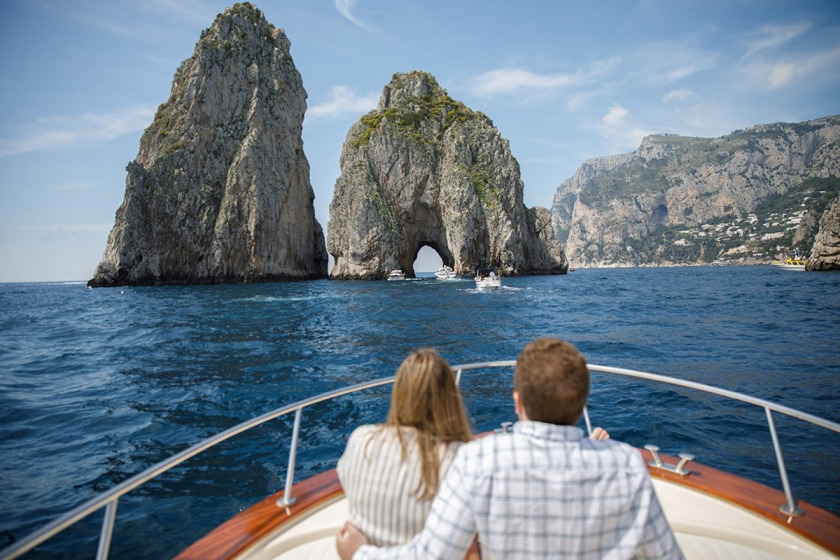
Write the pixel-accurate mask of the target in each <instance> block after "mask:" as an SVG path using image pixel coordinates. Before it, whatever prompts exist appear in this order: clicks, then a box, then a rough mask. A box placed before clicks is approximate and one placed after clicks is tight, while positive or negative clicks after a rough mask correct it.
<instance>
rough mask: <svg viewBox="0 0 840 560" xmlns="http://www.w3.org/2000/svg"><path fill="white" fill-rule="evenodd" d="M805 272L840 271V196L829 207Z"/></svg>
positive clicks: (822, 219) (821, 221) (823, 216)
mask: <svg viewBox="0 0 840 560" xmlns="http://www.w3.org/2000/svg"><path fill="white" fill-rule="evenodd" d="M805 270H840V196H838V197H836V198H835V199H834V200H833V201H832V202H831V204H829V205H828V208H827V209H826V211H825V213H823V215H822V218H821V219H820V230H819V231H818V232H817V237H816V239H814V248H813V249H812V250H811V256H810V258H809V259H808V263H807V264H806V265H805Z"/></svg>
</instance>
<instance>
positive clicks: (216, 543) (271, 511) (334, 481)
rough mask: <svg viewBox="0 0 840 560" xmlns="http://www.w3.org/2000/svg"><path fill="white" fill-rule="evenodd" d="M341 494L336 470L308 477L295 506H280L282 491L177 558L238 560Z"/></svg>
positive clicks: (296, 487) (299, 487) (297, 489)
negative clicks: (262, 540)
mask: <svg viewBox="0 0 840 560" xmlns="http://www.w3.org/2000/svg"><path fill="white" fill-rule="evenodd" d="M339 494H342V490H341V484H339V482H338V475H337V474H336V472H335V469H331V470H329V471H326V472H323V473H320V474H318V475H315V476H313V477H312V478H307V479H306V480H304V481H301V482H299V483H297V484H295V485H294V486H293V487H292V496H294V497H295V498H296V501H295V503H294V505H292V506H291V507H289V508H283V507H281V506H278V505H277V500H279V499H281V498H282V497H283V492H282V491H281V492H277V493H276V494H272V495H271V496H269V497H268V498H266V499H264V500H262V501H261V502H258V503H257V504H255V505H253V506H251V507H250V508H248V509H246V510H245V511H243V512H242V513H240V514H239V515H237V516H236V517H234V518H232V519H230V520H228V521H226V522H225V523H223V524H222V525H220V526H219V527H217V528H216V529H214V530H213V531H212V532H210V533H208V534H207V535H206V536H205V537H203V538H201V539H200V540H198V541H196V542H195V543H193V544H192V545H191V546H190V547H189V548H187V549H186V550H184V551H183V552H182V553H181V554H179V555H178V556H177V557H176V559H177V560H223V559H230V558H235V557H236V556H237V555H238V554H241V553H242V552H243V551H244V550H245V549H247V548H248V547H250V546H252V545H253V544H255V543H256V542H259V541H260V539H262V538H264V537H265V536H267V535H268V534H269V533H271V532H272V531H274V530H276V529H278V528H279V527H282V526H283V525H286V524H288V523H291V522H293V521H296V520H295V516H297V515H299V514H302V513H304V512H306V511H308V510H310V509H312V508H314V507H317V506H319V505H320V504H322V503H324V502H326V501H329V500H331V499H332V498H334V497H336V496H337V495H339Z"/></svg>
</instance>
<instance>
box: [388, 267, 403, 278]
mask: <svg viewBox="0 0 840 560" xmlns="http://www.w3.org/2000/svg"><path fill="white" fill-rule="evenodd" d="M388 280H405V272H403V271H402V270H399V269H395V270H392V271H391V272H390V273H389V274H388Z"/></svg>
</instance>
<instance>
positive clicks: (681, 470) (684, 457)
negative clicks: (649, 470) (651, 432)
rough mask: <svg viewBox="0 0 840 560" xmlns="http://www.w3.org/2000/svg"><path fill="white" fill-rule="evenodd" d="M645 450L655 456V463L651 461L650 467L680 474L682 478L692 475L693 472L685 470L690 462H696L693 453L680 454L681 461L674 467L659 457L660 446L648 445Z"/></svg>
mask: <svg viewBox="0 0 840 560" xmlns="http://www.w3.org/2000/svg"><path fill="white" fill-rule="evenodd" d="M645 449H647V450H648V451H650V454H651V455H653V461H649V462H648V465H650V466H651V467H653V468H656V469H662V470H663V471H668V472H672V473H675V474H678V475H680V476H686V475H688V474H691V471H690V470H688V469H686V468H685V465H686V463H688V462H689V461H692V460H694V455H692V454H691V453H680V455H679V457H680V461H679V462H678V463H677V464H675V465H672V464H671V463H665V462H664V461H662V457H660V456H659V446H658V445H652V444H650V443H649V444H647V445H645Z"/></svg>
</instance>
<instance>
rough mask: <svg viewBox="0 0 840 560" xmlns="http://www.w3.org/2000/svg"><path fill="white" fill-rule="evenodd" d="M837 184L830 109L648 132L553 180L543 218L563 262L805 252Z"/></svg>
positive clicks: (838, 149)
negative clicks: (701, 133)
mask: <svg viewBox="0 0 840 560" xmlns="http://www.w3.org/2000/svg"><path fill="white" fill-rule="evenodd" d="M838 193H840V116H833V117H827V118H823V119H818V120H814V121H809V122H803V123H797V124H785V123H778V124H771V125H761V126H755V127H751V128H748V129H745V130H740V131H736V132H733V133H732V134H729V135H727V136H722V137H720V138H690V137H683V136H674V135H654V136H648V137H646V138H645V139H644V140H643V141H642V144H641V146H640V147H639V149H638V150H636V151H635V152H632V153H629V154H621V155H615V156H607V157H600V158H595V159H592V160H589V161H587V162H586V163H584V164H583V165H582V166H581V167H580V168H579V169H578V171H577V172H576V173H575V174H574V176H573V177H572V178H571V179H568V180H566V181H564V182H563V184H561V185H560V187H559V188H558V190H557V193H556V194H555V197H554V204H553V205H552V209H551V217H552V224H553V226H554V230H555V231H556V232H557V233H558V239H559V240H560V241H561V242H563V243H564V245H565V250H566V255H567V256H568V258H569V262H570V264H571V266H580V267H602V266H646V265H649V266H657V265H681V264H706V263H719V264H727V263H729V264H739V263H741V264H747V263H760V262H769V261H770V260H771V259H775V258H786V257H787V256H789V255H790V254H793V253H798V254H800V255H802V256H808V255H809V254H810V253H811V249H812V246H813V244H814V240H815V237H816V234H817V230H818V227H819V223H820V220H821V217H822V215H823V213H824V212H825V209H826V207H827V206H828V204H829V202H830V201H831V200H833V199H834V198H835V197H836V196H837V195H838Z"/></svg>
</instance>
